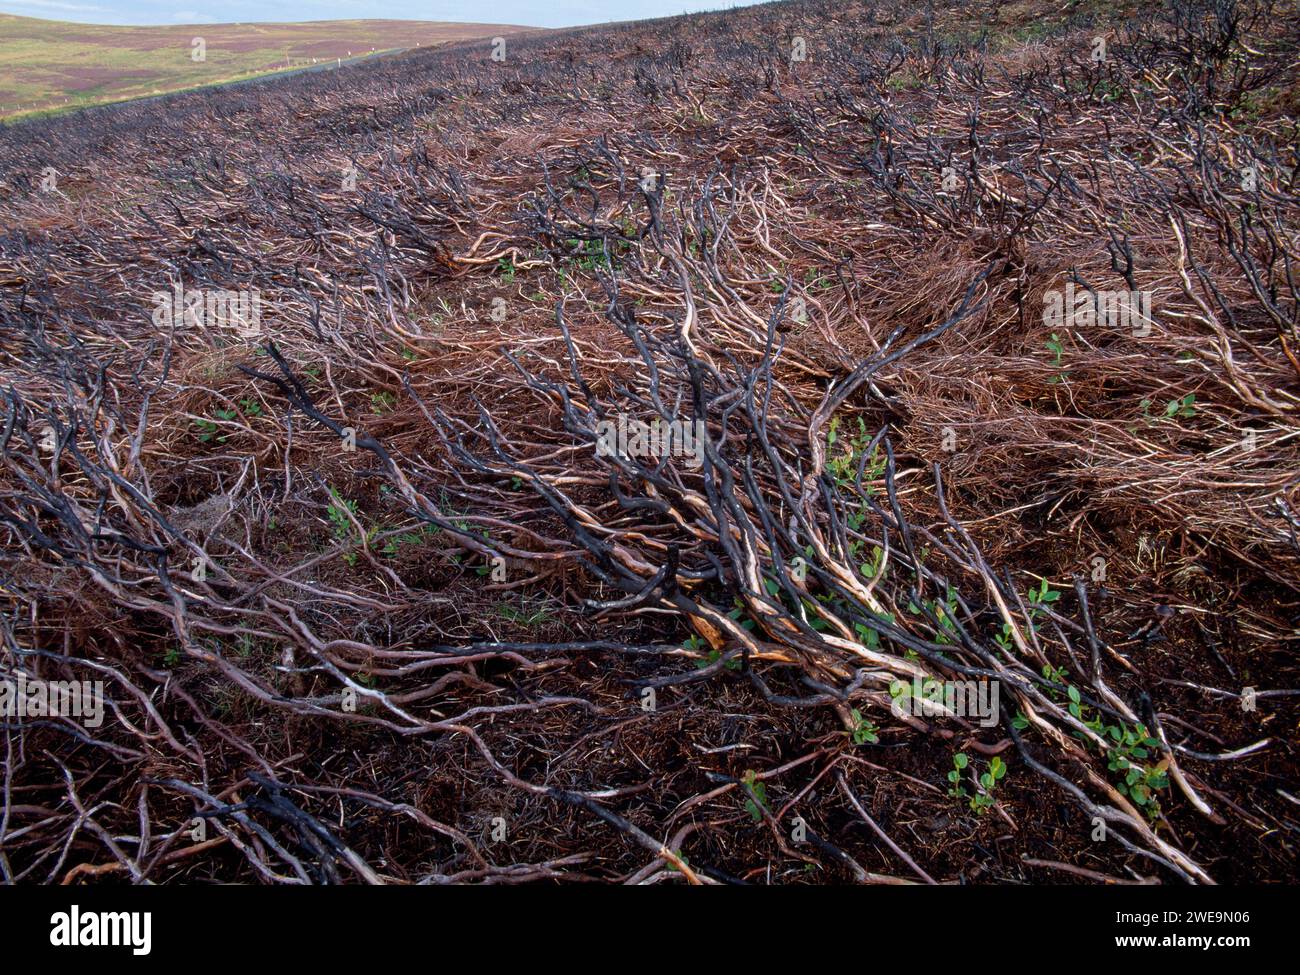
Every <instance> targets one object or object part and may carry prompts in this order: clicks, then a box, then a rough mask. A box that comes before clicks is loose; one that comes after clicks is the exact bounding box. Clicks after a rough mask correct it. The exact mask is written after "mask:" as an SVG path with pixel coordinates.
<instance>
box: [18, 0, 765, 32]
mask: <svg viewBox="0 0 1300 975" xmlns="http://www.w3.org/2000/svg"><path fill="white" fill-rule="evenodd" d="M752 2H755V0H748V2H746V0H703V2H698V0H605V2H601V0H493V2H491V3H484V2H482V0H479V2H477V3H476V2H470V0H385V2H382V3H381V2H378V0H279V2H277V3H274V4H269V3H267V2H265V0H213V2H211V3H208V2H204V0H0V13H7V14H20V15H22V16H24V17H43V18H45V19H47V20H75V21H79V22H81V23H86V24H212V23H231V22H249V21H297V20H354V19H359V18H383V19H386V20H444V21H460V22H462V23H487V24H522V25H526V26H529V27H575V26H577V25H579V24H600V23H605V22H607V21H611V20H640V19H642V18H645V17H669V16H672V15H673V14H680V13H694V12H696V11H699V10H719V9H723V8H726V7H744V6H748V5H749V3H752Z"/></svg>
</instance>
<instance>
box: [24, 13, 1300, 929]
mask: <svg viewBox="0 0 1300 975" xmlns="http://www.w3.org/2000/svg"><path fill="white" fill-rule="evenodd" d="M1298 38H1300V14H1297V11H1296V9H1295V7H1294V5H1283V4H1270V3H1267V2H1242V3H1238V4H1235V5H1234V4H1230V3H1202V2H1199V0H1178V2H1175V3H1172V4H1170V5H1168V6H1162V7H1160V8H1159V9H1153V5H1150V4H1145V3H1142V4H1138V3H1134V4H1131V5H1130V4H1116V3H1102V2H1084V3H1064V2H1061V0H1052V2H1032V0H1030V2H1021V3H1017V4H1005V3H994V2H977V3H971V2H966V0H962V2H956V0H947V2H945V0H937V2H933V3H931V2H924V0H916V2H913V3H909V2H898V0H889V2H864V0H856V2H844V0H835V2H830V0H826V2H821V0H804V2H788V3H778V4H772V5H767V6H762V7H755V8H745V9H740V10H735V11H730V12H724V13H719V14H711V15H699V16H690V17H681V18H672V19H665V20H661V21H654V22H648V23H634V24H627V25H619V26H615V27H601V28H593V29H585V30H572V31H562V32H555V33H544V34H537V35H531V34H530V35H523V36H520V37H519V38H517V39H515V38H511V39H510V40H509V43H508V44H507V45H506V47H505V50H504V51H503V52H502V54H503V56H504V60H501V61H495V60H493V59H492V57H491V52H490V50H489V45H488V44H487V43H485V42H483V41H480V40H476V41H472V42H464V43H453V44H449V45H446V46H443V47H439V48H436V49H433V50H419V51H414V52H408V53H406V54H402V55H399V56H395V57H392V58H384V59H376V60H374V61H369V62H366V63H364V64H361V65H359V66H357V67H356V68H354V69H352V70H349V71H345V72H338V71H326V72H319V73H314V74H307V73H304V74H299V75H296V76H293V77H289V78H285V79H281V80H275V81H272V82H268V83H265V84H258V85H246V86H239V87H235V86H230V87H223V88H219V89H210V90H204V91H199V92H190V93H183V94H178V95H174V96H168V97H166V98H164V99H160V100H156V101H150V102H147V103H145V102H135V103H129V104H125V105H120V106H109V107H103V108H96V109H89V110H86V111H83V112H78V113H76V114H75V115H68V116H61V117H58V118H51V119H41V120H35V121H32V122H29V123H23V124H18V125H14V126H8V127H5V128H3V129H0V417H2V418H3V419H2V420H0V668H3V670H4V671H5V672H7V673H19V674H24V675H27V676H29V677H31V678H32V679H36V678H38V677H43V678H46V679H54V678H59V679H66V680H72V679H85V680H91V679H95V680H102V681H104V682H105V685H106V686H105V689H104V693H105V695H106V697H107V699H108V701H109V702H110V704H111V705H112V708H111V709H109V710H108V711H107V713H106V714H105V717H104V720H103V722H102V723H101V724H98V725H96V726H94V727H87V726H86V725H85V724H84V723H79V722H77V721H75V720H72V719H68V718H63V717H61V718H59V719H57V720H56V719H48V720H47V719H42V718H37V719H35V720H24V721H17V720H15V721H13V722H12V723H11V724H9V725H7V726H6V730H7V734H9V736H10V741H9V745H8V754H9V755H12V756H15V757H14V758H13V759H11V761H12V763H13V764H12V766H11V767H9V768H7V770H6V771H7V773H8V774H6V775H5V776H3V777H0V789H3V790H8V791H7V792H6V793H5V794H3V795H0V804H3V805H4V807H5V808H6V809H12V810H13V811H12V813H11V815H10V816H9V819H8V820H7V823H8V825H7V827H5V828H7V829H8V831H9V834H8V836H9V839H8V842H7V843H6V844H5V851H4V852H5V856H4V858H3V859H2V860H0V868H3V869H4V870H5V871H8V872H9V875H10V877H11V878H14V879H17V880H20V881H27V882H31V881H33V880H41V881H47V880H53V881H60V880H65V879H66V880H67V881H69V882H73V881H77V882H81V881H86V882H88V881H89V880H91V879H98V880H100V881H104V882H113V881H125V880H127V879H128V878H129V879H133V880H135V881H136V882H144V881H148V882H157V883H167V882H176V883H180V882H212V881H229V882H247V883H268V884H269V883H305V882H321V883H329V882H335V881H348V882H393V883H415V882H421V881H424V882H430V883H433V882H439V883H441V882H449V881H464V882H479V881H482V882H491V883H515V882H524V881H530V880H532V881H540V880H548V881H550V880H555V879H573V878H578V879H583V880H589V881H601V882H610V883H612V882H627V881H632V882H647V883H693V882H698V883H710V884H711V883H736V882H747V883H759V884H766V883H808V882H832V881H834V882H858V883H880V884H890V883H905V882H921V883H927V882H930V881H937V882H942V883H948V884H965V883H1002V884H1022V883H1027V882H1065V883H1080V882H1101V883H1108V884H1121V883H1133V882H1140V881H1145V880H1151V881H1156V882H1161V883H1169V884H1174V883H1205V882H1207V881H1211V880H1213V881H1217V882H1236V883H1257V882H1260V881H1278V882H1281V881H1292V882H1293V881H1294V880H1295V879H1296V863H1297V855H1296V854H1297V837H1298V836H1300V812H1298V807H1297V805H1296V802H1297V797H1300V741H1297V735H1296V728H1297V727H1300V692H1298V691H1297V688H1300V666H1298V664H1297V660H1298V659H1300V658H1298V656H1297V653H1296V650H1297V647H1298V646H1300V477H1298V472H1300V436H1298V435H1297V430H1300V275H1297V273H1296V268H1297V261H1300V193H1298V192H1297V191H1298V189H1300V143H1298V142H1297V130H1296V124H1295V112H1294V99H1295V97H1296V94H1295V93H1296V91H1297V89H1298V88H1300V86H1298V85H1297V80H1298V79H1297V71H1298V70H1300V67H1298V65H1297V59H1296V56H1295V55H1296V51H1297V39H1298ZM1099 40H1100V42H1101V43H1098V41H1099ZM665 430H668V431H671V432H672V436H671V437H668V436H667V435H666V434H665V432H664V431H665ZM935 691H938V700H937V701H936V700H935V698H934V696H933V692H935ZM958 691H961V692H962V697H961V698H960V699H959V698H958V697H957V692H958ZM949 692H951V696H950V695H949ZM11 797H12V798H11ZM91 817H93V820H92V819H91ZM195 817H201V818H202V820H203V822H204V823H206V830H207V832H206V837H207V839H206V841H205V842H203V843H200V842H198V841H197V840H196V839H195V838H194V837H193V835H192V834H191V832H190V830H191V824H192V823H193V821H194V819H195ZM91 825H93V826H94V827H95V828H94V829H91V828H90V826H91ZM882 836H884V837H888V840H887V841H886V840H884V839H882ZM272 841H273V842H272ZM1202 906H1204V905H1202ZM1215 906H1218V905H1215ZM1226 907H1227V908H1231V909H1236V905H1233V904H1229V905H1226ZM1049 922H1051V923H1049V924H1048V925H1046V926H1045V927H1046V928H1047V929H1050V933H1051V934H1052V936H1054V937H1055V936H1056V935H1057V928H1059V927H1061V926H1060V925H1057V926H1056V927H1052V923H1054V922H1055V918H1050V919H1049ZM935 923H938V922H937V921H936V922H935ZM1008 923H1009V924H1010V922H1008ZM1040 927H1044V926H1043V925H1040ZM998 930H1002V929H998ZM1006 931H1008V932H1011V931H1012V928H1011V927H1010V926H1008V927H1007V928H1006ZM995 933H996V932H995ZM1061 937H1062V938H1065V937H1068V935H1066V934H1062V935H1061ZM1061 944H1062V945H1064V946H1065V949H1066V950H1068V941H1063V942H1061ZM1058 953H1059V952H1058Z"/></svg>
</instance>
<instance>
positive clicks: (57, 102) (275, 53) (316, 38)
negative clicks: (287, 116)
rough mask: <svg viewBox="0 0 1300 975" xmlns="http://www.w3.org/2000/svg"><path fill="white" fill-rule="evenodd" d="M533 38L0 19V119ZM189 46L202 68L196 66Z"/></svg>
mask: <svg viewBox="0 0 1300 975" xmlns="http://www.w3.org/2000/svg"><path fill="white" fill-rule="evenodd" d="M530 29H532V28H527V27H512V26H506V25H501V24H448V23H436V22H427V21H418V20H327V21H315V22H310V23H298V24H178V25H168V26H160V27H113V26H103V25H97V24H74V23H67V22H64V21H54V20H38V19H35V18H31V17H17V16H14V15H11V14H0V118H3V117H6V116H12V115H18V114H21V113H23V112H31V111H34V110H40V109H53V108H62V107H64V106H68V107H82V106H87V105H95V104H100V103H102V102H109V101H116V100H119V99H123V98H132V97H138V96H140V95H150V94H159V93H162V92H169V91H178V90H181V89H184V88H193V87H197V86H200V85H210V84H215V83H218V82H222V81H230V80H234V79H238V78H246V77H253V76H256V75H258V74H262V73H265V72H268V71H275V70H283V69H285V68H288V67H300V66H304V65H311V64H313V63H322V62H327V61H330V62H335V63H337V61H336V59H339V58H342V59H347V58H349V57H360V56H361V55H363V54H369V53H370V52H371V51H372V50H373V51H380V52H382V51H389V50H398V49H407V48H413V47H427V46H429V45H431V44H444V43H447V42H448V41H459V40H466V39H468V38H472V37H491V36H494V35H502V36H504V35H507V34H512V33H515V32H517V31H521V30H530ZM195 38H202V39H203V41H204V44H205V51H204V60H203V61H196V60H194V58H193V52H194V45H193V42H194V39H195Z"/></svg>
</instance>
